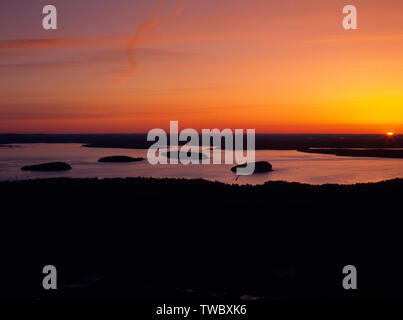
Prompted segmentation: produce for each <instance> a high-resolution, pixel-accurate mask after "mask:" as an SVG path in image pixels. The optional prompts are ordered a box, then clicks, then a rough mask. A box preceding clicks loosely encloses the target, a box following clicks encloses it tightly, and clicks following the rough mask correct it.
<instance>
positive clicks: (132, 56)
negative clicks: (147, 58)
mask: <svg viewBox="0 0 403 320" xmlns="http://www.w3.org/2000/svg"><path fill="white" fill-rule="evenodd" d="M186 1H187V0H180V2H179V4H178V5H177V7H176V9H175V11H174V13H173V15H172V16H171V17H170V18H176V17H177V16H178V15H180V14H181V13H182V11H183V10H184V8H185V4H186ZM163 3H164V0H160V1H159V4H158V5H157V7H156V8H155V10H154V12H153V15H152V16H151V18H150V19H148V20H147V21H146V22H145V23H143V24H142V25H140V26H139V27H138V28H137V30H136V33H135V35H134V37H133V38H132V39H131V40H130V42H129V48H128V57H129V63H130V70H129V71H128V72H127V73H125V74H124V75H123V76H122V77H120V78H119V79H118V83H121V84H122V83H125V82H126V81H127V80H129V79H130V78H131V77H133V76H134V75H135V74H136V73H137V70H138V62H137V58H136V49H137V48H138V46H139V44H140V43H141V42H143V41H145V40H146V37H145V33H146V32H147V31H149V30H151V29H153V28H155V27H157V25H158V23H159V20H160V17H159V16H160V10H161V7H162V4H163Z"/></svg>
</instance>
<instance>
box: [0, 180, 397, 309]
mask: <svg viewBox="0 0 403 320" xmlns="http://www.w3.org/2000/svg"><path fill="white" fill-rule="evenodd" d="M402 192H403V180H392V181H386V182H380V183H376V184H359V185H354V186H338V185H324V186H311V185H302V184H296V183H285V182H268V183H266V184H265V185H262V186H255V187H252V186H237V185H225V184H221V183H214V182H207V181H203V180H169V179H164V180H156V179H142V178H136V179H110V180H109V179H106V180H97V179H67V178H66V179H50V180H31V181H20V182H0V194H1V195H2V198H1V199H2V210H1V212H2V214H1V225H2V226H3V231H2V232H1V233H0V243H1V251H2V262H1V264H0V266H1V267H0V268H1V269H2V270H0V271H1V272H0V276H1V279H0V281H1V286H0V297H6V298H13V297H14V298H28V299H36V298H45V299H71V298H74V299H101V298H102V299H120V298H126V299H140V300H149V299H159V300H163V301H172V300H176V299H190V300H195V299H204V300H206V299H207V300H221V301H223V302H225V300H226V299H230V300H234V299H235V300H236V299H240V297H242V296H243V297H245V296H247V297H260V299H269V300H273V299H274V300H277V299H280V300H283V299H285V300H287V299H291V300H292V299H367V298H368V299H369V298H380V299H387V298H391V297H394V298H396V297H400V298H402V296H403V293H402V292H403V291H402V287H403V273H402V272H401V271H402V270H403V261H402V253H401V252H402V243H403V232H402V226H403V223H402V222H403V218H402V214H401V195H402ZM48 264H52V265H55V266H56V267H57V269H58V277H59V281H60V282H59V289H58V290H56V291H51V292H50V291H44V290H43V289H42V287H41V283H42V279H43V275H42V268H43V267H44V266H45V265H48ZM350 264H352V265H354V266H356V267H357V269H358V279H359V280H358V288H359V289H358V290H357V291H345V290H344V289H343V287H342V279H343V277H344V275H343V274H342V269H343V267H344V266H346V265H350Z"/></svg>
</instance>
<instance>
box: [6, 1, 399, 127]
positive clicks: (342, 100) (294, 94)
mask: <svg viewBox="0 0 403 320" xmlns="http://www.w3.org/2000/svg"><path fill="white" fill-rule="evenodd" d="M81 2H84V3H81ZM81 2H80V3H76V1H67V0H55V1H53V4H55V5H56V6H57V8H58V13H59V29H58V30H57V31H44V30H42V28H41V26H42V22H41V17H42V15H41V11H42V7H43V5H45V4H47V3H46V2H45V1H39V0H31V1H18V3H19V6H17V5H16V4H15V1H12V0H4V1H2V3H1V4H0V30H1V31H0V74H1V76H0V132H3V133H4V132H17V133H19V132H24V133H31V132H32V133H36V132H43V133H90V132H105V133H106V132H122V133H123V132H147V131H148V130H150V129H152V128H156V127H162V128H165V129H166V128H167V127H168V125H169V121H170V120H179V122H180V126H181V127H182V128H185V127H192V128H196V129H201V128H213V127H218V128H221V129H223V128H226V127H230V128H242V129H247V128H254V129H256V130H257V132H259V133H264V132H268V133H269V132H270V133H274V132H279V133H297V132H304V133H316V132H318V133H384V132H387V131H394V132H403V92H402V83H403V55H402V52H403V19H402V18H401V17H402V14H403V2H402V1H400V0H383V1H380V0H365V1H364V0H361V1H355V0H353V1H350V2H349V3H348V4H354V5H355V6H356V7H357V9H358V27H359V30H354V31H346V30H344V29H343V28H342V19H343V14H342V9H343V7H344V5H346V3H345V1H338V0H328V1H319V0H307V1H302V0H288V1H285V0H284V1H268V0H248V1H246V0H231V1H229V0H214V1H213V0H204V1H198V0H165V1H163V0H159V1H155V0H147V1H145V0H137V1H127V0H118V1H113V2H111V1H106V0H96V1H95V0H87V1H81ZM21 3H25V4H26V6H25V7H24V8H23V9H22V8H21ZM16 17H17V18H16Z"/></svg>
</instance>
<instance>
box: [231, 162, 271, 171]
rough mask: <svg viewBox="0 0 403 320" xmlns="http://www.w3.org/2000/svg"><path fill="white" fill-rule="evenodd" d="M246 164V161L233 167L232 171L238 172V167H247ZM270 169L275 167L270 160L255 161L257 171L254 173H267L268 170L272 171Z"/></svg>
mask: <svg viewBox="0 0 403 320" xmlns="http://www.w3.org/2000/svg"><path fill="white" fill-rule="evenodd" d="M252 163H253V162H252ZM246 165H247V164H246V163H245V164H240V165H239V166H235V167H232V168H231V171H232V172H236V170H237V169H238V168H245V167H246ZM270 171H273V167H272V165H271V164H270V163H269V162H267V161H258V162H255V172H254V173H267V172H270Z"/></svg>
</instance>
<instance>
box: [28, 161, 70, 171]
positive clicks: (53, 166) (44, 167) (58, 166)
mask: <svg viewBox="0 0 403 320" xmlns="http://www.w3.org/2000/svg"><path fill="white" fill-rule="evenodd" d="M71 169H72V168H71V166H70V165H69V164H67V163H65V162H50V163H42V164H35V165H31V166H25V167H22V168H21V170H22V171H66V170H71Z"/></svg>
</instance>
